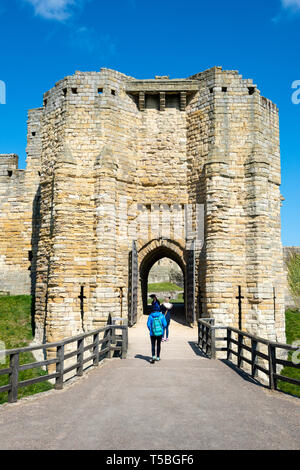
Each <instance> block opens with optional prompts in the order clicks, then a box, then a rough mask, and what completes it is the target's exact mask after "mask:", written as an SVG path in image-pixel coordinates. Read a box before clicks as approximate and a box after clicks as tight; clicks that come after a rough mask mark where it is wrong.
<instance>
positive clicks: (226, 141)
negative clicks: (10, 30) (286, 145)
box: [0, 67, 285, 341]
mask: <svg viewBox="0 0 300 470" xmlns="http://www.w3.org/2000/svg"><path fill="white" fill-rule="evenodd" d="M27 155H28V158H27V169H26V170H25V171H24V170H18V169H17V157H16V156H15V155H2V156H1V157H0V168H1V173H0V191H1V192H0V206H1V216H0V248H1V251H0V265H1V277H0V280H1V286H0V290H8V291H10V292H11V293H20V292H21V291H22V292H30V289H31V288H32V293H33V294H34V297H35V320H36V339H37V340H38V341H43V340H47V341H54V340H58V339H60V338H62V337H66V336H71V335H74V334H76V333H79V332H81V331H82V330H85V331H88V330H91V329H96V328H98V327H100V326H101V325H102V324H104V323H106V322H107V318H108V315H109V314H111V315H113V316H121V317H127V316H128V315H129V319H130V321H131V323H134V321H135V320H136V317H137V316H139V315H141V314H142V313H143V309H145V305H146V300H147V278H148V274H149V271H150V269H151V267H152V266H153V265H154V263H156V262H157V261H158V260H159V259H161V258H164V257H168V258H170V259H172V260H174V261H175V262H176V263H177V264H178V265H179V266H180V268H181V269H182V271H183V273H184V277H185V286H186V289H185V290H186V292H185V298H186V318H187V321H188V322H189V323H191V324H194V323H195V321H196V320H197V318H199V317H200V316H202V317H213V318H215V320H216V324H220V325H222V324H226V325H233V326H238V325H239V324H240V325H241V326H242V328H243V329H245V330H248V331H249V332H252V333H257V334H259V335H260V336H263V337H266V338H270V339H274V340H276V339H277V340H278V341H284V340H285V333H284V332H285V322H284V288H285V274H284V269H283V255H282V245H281V226H280V205H281V194H280V174H281V171H280V150H279V126H278V109H277V107H276V106H275V105H274V104H273V103H272V102H271V101H269V100H268V99H266V98H263V97H262V96H261V95H260V92H259V90H258V89H257V87H256V85H255V84H253V82H252V80H245V79H243V78H242V77H241V75H239V73H238V72H237V71H223V70H222V69H221V68H220V67H214V68H212V69H210V70H207V71H204V72H202V73H199V74H196V75H194V76H192V77H189V78H187V79H176V80H170V79H169V77H155V79H147V80H137V79H135V78H132V77H128V76H126V75H123V74H121V73H119V72H116V71H113V70H109V69H101V70H100V72H76V73H75V74H74V75H73V76H69V77H66V78H64V79H63V80H61V81H59V82H58V83H56V84H55V86H54V87H53V88H52V89H51V90H50V91H48V92H47V93H45V95H44V100H43V107H41V108H39V109H36V110H31V111H30V112H29V120H28V146H27ZM239 292H241V295H242V297H243V299H242V309H241V311H240V310H239V301H238V299H237V296H238V293H239Z"/></svg>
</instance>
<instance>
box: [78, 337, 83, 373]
mask: <svg viewBox="0 0 300 470" xmlns="http://www.w3.org/2000/svg"><path fill="white" fill-rule="evenodd" d="M77 349H78V353H77V375H78V376H79V377H81V376H82V375H83V354H84V351H83V349H84V338H81V339H79V340H78V341H77Z"/></svg>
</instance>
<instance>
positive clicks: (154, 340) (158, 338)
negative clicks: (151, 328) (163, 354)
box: [150, 336, 162, 357]
mask: <svg viewBox="0 0 300 470" xmlns="http://www.w3.org/2000/svg"><path fill="white" fill-rule="evenodd" d="M150 338H151V345H152V357H154V356H155V355H156V357H160V345H161V340H162V336H150ZM156 344H157V354H155V345H156Z"/></svg>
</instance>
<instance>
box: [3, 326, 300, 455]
mask: <svg viewBox="0 0 300 470" xmlns="http://www.w3.org/2000/svg"><path fill="white" fill-rule="evenodd" d="M145 320H146V319H145V318H143V319H142V320H141V322H140V323H139V324H138V325H137V326H136V327H134V328H132V329H130V331H129V340H130V349H129V354H128V359H127V360H123V361H121V360H120V359H115V360H111V361H108V362H107V363H106V364H105V365H104V366H103V367H102V368H98V369H95V370H92V371H91V372H90V373H89V374H87V375H86V376H84V377H83V378H81V379H79V380H78V381H76V383H74V384H73V385H72V386H70V387H67V388H66V389H64V390H62V391H51V392H48V393H46V394H43V395H40V396H38V397H37V396H35V397H34V398H33V399H32V398H30V399H25V400H21V401H20V402H18V403H17V404H14V405H4V406H2V407H0V449H107V450H109V449H116V450H121V449H150V450H155V449H165V450H168V449H183V450H186V449H200V450H201V449H299V448H300V400H299V399H297V398H293V397H288V396H286V395H284V394H281V393H279V392H270V391H268V390H266V389H264V388H262V387H259V386H257V385H255V384H253V383H251V382H249V381H248V380H245V378H243V377H241V376H240V375H239V374H238V373H237V372H235V371H234V370H232V369H231V368H230V367H229V366H228V365H226V364H224V363H223V362H221V361H211V360H209V359H206V358H203V357H202V356H201V355H199V352H198V351H197V348H196V347H195V341H196V330H195V329H191V328H188V327H186V326H182V325H179V324H176V323H175V322H173V323H172V324H171V339H170V342H168V343H163V349H162V361H161V362H160V363H156V364H154V365H151V364H149V362H148V360H149V352H150V341H149V337H148V334H147V332H146V329H145Z"/></svg>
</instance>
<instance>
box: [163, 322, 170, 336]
mask: <svg viewBox="0 0 300 470" xmlns="http://www.w3.org/2000/svg"><path fill="white" fill-rule="evenodd" d="M169 326H170V322H169V323H167V326H166V328H165V331H164V336H165V334H166V339H168V338H169Z"/></svg>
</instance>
